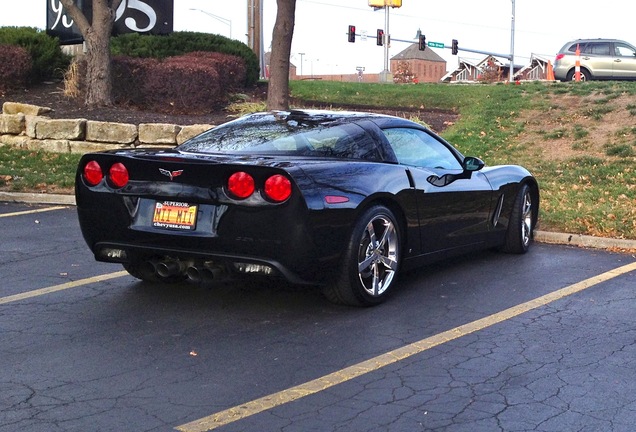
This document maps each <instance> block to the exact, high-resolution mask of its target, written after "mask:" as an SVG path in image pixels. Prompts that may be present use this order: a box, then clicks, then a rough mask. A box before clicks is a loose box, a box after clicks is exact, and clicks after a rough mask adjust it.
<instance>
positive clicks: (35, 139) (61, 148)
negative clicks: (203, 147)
mask: <svg viewBox="0 0 636 432" xmlns="http://www.w3.org/2000/svg"><path fill="white" fill-rule="evenodd" d="M50 111H51V109H50V108H45V107H38V106H35V105H28V104H20V103H15V102H5V103H4V104H3V106H2V114H0V146H3V145H8V146H13V147H16V148H20V149H25V150H45V151H51V152H58V153H88V152H93V151H101V150H112V149H120V148H134V147H139V146H144V147H156V146H162V147H174V146H176V145H179V144H181V143H183V142H184V141H186V140H187V139H189V138H192V137H193V136H195V135H198V134H200V133H201V132H204V131H206V130H208V129H210V128H212V127H214V125H206V124H197V125H190V126H179V125H174V124H162V123H142V124H140V125H135V124H128V123H110V122H101V121H93V120H86V119H51V118H49V117H46V114H47V113H49V112H50Z"/></svg>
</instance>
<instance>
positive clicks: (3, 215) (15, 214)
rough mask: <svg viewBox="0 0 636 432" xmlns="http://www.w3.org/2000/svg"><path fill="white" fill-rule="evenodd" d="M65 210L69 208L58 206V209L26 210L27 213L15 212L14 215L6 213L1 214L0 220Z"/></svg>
mask: <svg viewBox="0 0 636 432" xmlns="http://www.w3.org/2000/svg"><path fill="white" fill-rule="evenodd" d="M65 208H68V207H63V206H56V207H46V208H41V209H34V210H25V211H19V212H13V213H5V214H0V218H3V217H12V216H22V215H28V214H33V213H42V212H47V211H52V210H62V209H65Z"/></svg>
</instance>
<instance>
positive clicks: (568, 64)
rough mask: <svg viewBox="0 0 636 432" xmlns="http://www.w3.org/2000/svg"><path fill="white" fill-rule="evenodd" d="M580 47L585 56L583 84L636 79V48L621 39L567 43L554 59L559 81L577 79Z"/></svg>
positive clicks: (556, 75)
mask: <svg viewBox="0 0 636 432" xmlns="http://www.w3.org/2000/svg"><path fill="white" fill-rule="evenodd" d="M577 47H578V48H579V50H580V54H581V58H580V62H581V64H580V65H581V81H588V80H636V47H634V46H633V45H631V44H629V43H627V42H625V41H622V40H618V39H577V40H573V41H570V42H568V43H566V44H565V45H563V48H561V49H560V50H559V53H558V54H557V56H556V59H555V60H554V77H555V78H556V79H558V80H561V81H572V80H573V79H575V75H574V73H575V66H576V49H577Z"/></svg>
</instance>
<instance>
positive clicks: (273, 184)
mask: <svg viewBox="0 0 636 432" xmlns="http://www.w3.org/2000/svg"><path fill="white" fill-rule="evenodd" d="M291 192H292V187H291V182H290V181H289V179H288V178H287V177H285V176H282V175H280V174H276V175H273V176H271V177H270V178H268V179H267V180H265V195H266V196H267V198H269V199H271V200H272V201H275V202H283V201H285V200H286V199H287V198H289V197H290V195H291Z"/></svg>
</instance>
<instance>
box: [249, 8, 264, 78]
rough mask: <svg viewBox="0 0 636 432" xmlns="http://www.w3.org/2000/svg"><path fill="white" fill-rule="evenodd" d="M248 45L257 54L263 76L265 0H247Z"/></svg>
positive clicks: (262, 75)
mask: <svg viewBox="0 0 636 432" xmlns="http://www.w3.org/2000/svg"><path fill="white" fill-rule="evenodd" d="M247 46H249V47H250V48H251V49H252V51H254V54H256V57H257V58H258V64H259V67H260V69H261V78H263V77H264V72H265V50H264V47H263V0H247Z"/></svg>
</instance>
